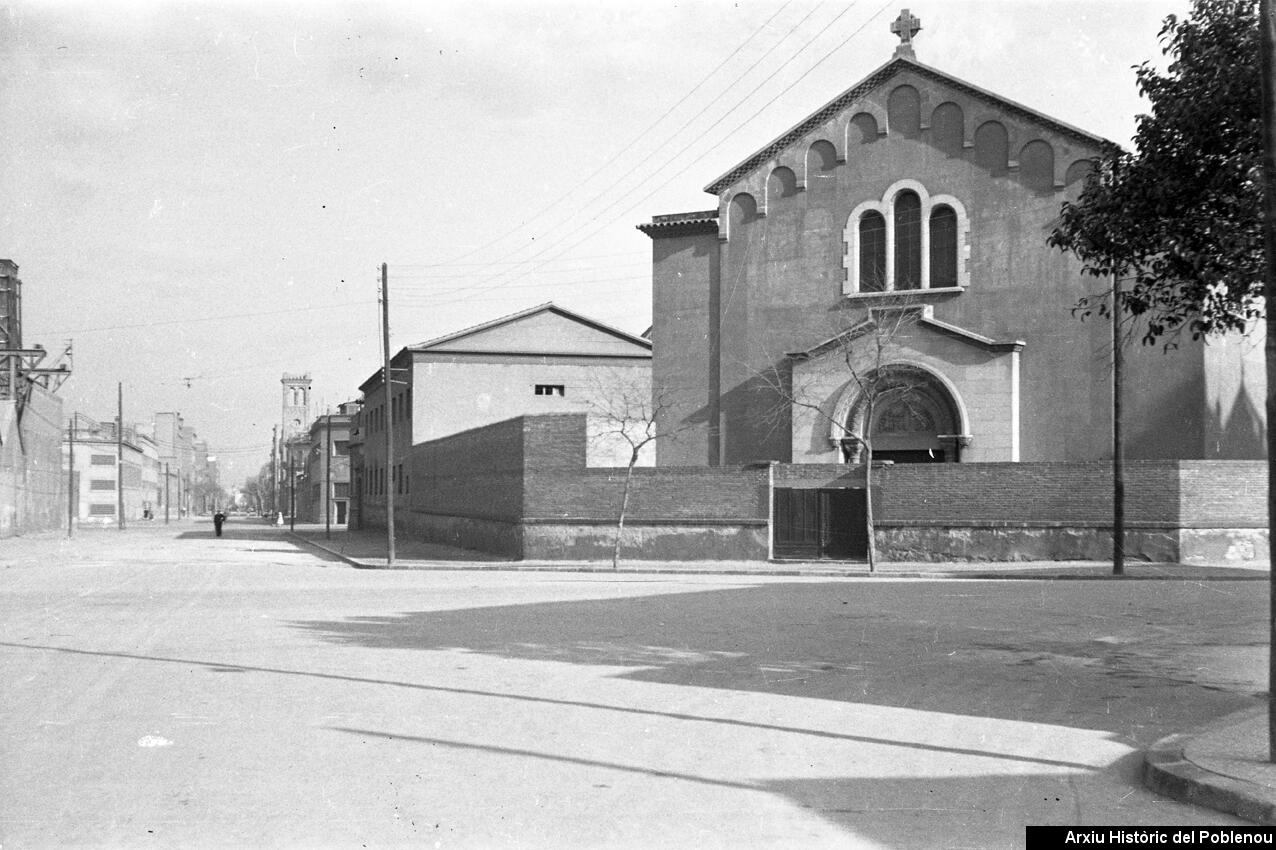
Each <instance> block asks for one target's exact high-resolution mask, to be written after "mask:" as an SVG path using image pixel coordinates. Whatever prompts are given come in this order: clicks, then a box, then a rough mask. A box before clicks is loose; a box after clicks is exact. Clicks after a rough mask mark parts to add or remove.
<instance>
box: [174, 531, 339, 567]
mask: <svg viewBox="0 0 1276 850" xmlns="http://www.w3.org/2000/svg"><path fill="white" fill-rule="evenodd" d="M177 539H178V540H209V541H214V542H216V543H217V544H218V545H225V546H227V547H233V548H234V549H235V550H236V551H244V552H277V553H281V554H285V553H286V554H290V555H292V554H298V553H300V554H305V555H310V556H311V557H313V558H317V559H319V560H321V561H326V562H328V563H337V564H345V563H346V562H345V561H344V560H343V559H341V558H340V557H338V556H336V555H334V554H333V553H331V552H328V551H326V550H325V549H322V548H320V547H318V546H309V545H304V544H301V543H298V542H297V538H295V537H291V536H289V534H288V530H287V528H278V527H276V526H272V525H269V524H266V523H262V524H242V525H241V524H239V523H227V524H226V525H224V526H223V527H222V536H221V537H218V536H217V534H216V532H215V530H214V529H213V525H212V523H209V524H208V525H207V526H202V527H200V528H198V529H193V530H188V531H183V532H182V533H180V534H178V535H177ZM243 543H248V544H256V543H273V544H276V545H274V546H258V545H249V546H248V547H244V546H236V544H243Z"/></svg>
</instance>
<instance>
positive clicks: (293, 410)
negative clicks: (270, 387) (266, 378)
mask: <svg viewBox="0 0 1276 850" xmlns="http://www.w3.org/2000/svg"><path fill="white" fill-rule="evenodd" d="M279 382H280V383H281V384H283V402H284V403H283V418H282V420H281V421H282V424H283V428H282V430H281V432H280V433H281V434H282V438H283V440H284V441H285V442H286V441H287V440H290V439H291V438H293V437H295V436H297V435H298V434H301V433H304V432H305V430H306V428H307V427H308V426H309V424H310V375H308V374H306V375H289V374H287V373H284V376H283V378H281V379H280V381H279Z"/></svg>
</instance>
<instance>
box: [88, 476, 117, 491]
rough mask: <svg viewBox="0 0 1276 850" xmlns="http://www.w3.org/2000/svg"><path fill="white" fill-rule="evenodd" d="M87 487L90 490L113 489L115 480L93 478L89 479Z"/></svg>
mask: <svg viewBox="0 0 1276 850" xmlns="http://www.w3.org/2000/svg"><path fill="white" fill-rule="evenodd" d="M89 489H90V490H114V489H115V482H114V481H107V480H106V479H103V478H94V479H92V480H91V481H89Z"/></svg>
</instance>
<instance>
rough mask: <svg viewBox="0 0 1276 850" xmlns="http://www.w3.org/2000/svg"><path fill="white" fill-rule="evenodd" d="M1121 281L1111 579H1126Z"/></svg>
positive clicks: (1115, 334) (1115, 309) (1115, 290)
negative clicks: (1116, 577) (1124, 576)
mask: <svg viewBox="0 0 1276 850" xmlns="http://www.w3.org/2000/svg"><path fill="white" fill-rule="evenodd" d="M1124 370H1125V354H1124V352H1123V351H1122V348H1121V278H1120V277H1119V276H1118V275H1113V276H1112V575H1114V576H1123V575H1125V435H1124V433H1123V432H1122V430H1121V387H1122V384H1123V383H1124V377H1125V376H1124V375H1123V372H1124Z"/></svg>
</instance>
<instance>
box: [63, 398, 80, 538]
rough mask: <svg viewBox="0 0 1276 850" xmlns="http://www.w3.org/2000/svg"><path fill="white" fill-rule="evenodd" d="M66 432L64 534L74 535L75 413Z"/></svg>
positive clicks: (75, 495) (76, 495) (75, 499)
mask: <svg viewBox="0 0 1276 850" xmlns="http://www.w3.org/2000/svg"><path fill="white" fill-rule="evenodd" d="M66 433H67V443H68V449H67V460H68V461H69V463H68V464H67V484H66V491H67V499H66V536H67V537H74V536H75V505H76V503H77V502H78V501H79V495H80V494H79V493H77V492H75V414H71V421H70V422H68V423H67V426H66Z"/></svg>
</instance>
